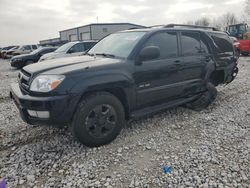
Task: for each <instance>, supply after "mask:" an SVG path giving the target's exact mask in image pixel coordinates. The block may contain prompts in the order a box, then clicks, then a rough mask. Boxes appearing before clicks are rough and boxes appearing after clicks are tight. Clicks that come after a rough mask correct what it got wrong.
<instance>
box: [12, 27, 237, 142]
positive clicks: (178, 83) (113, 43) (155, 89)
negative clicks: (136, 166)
mask: <svg viewBox="0 0 250 188" xmlns="http://www.w3.org/2000/svg"><path fill="white" fill-rule="evenodd" d="M237 72H238V68H237V58H236V57H235V52H234V48H233V44H232V41H231V40H230V38H229V36H228V35H227V34H226V33H224V32H220V31H217V30H216V29H213V28H196V27H194V26H185V25H167V26H162V27H157V28H153V27H152V28H146V29H134V30H127V31H122V32H118V33H114V34H111V35H109V36H107V37H106V38H104V39H102V40H101V41H100V42H98V43H97V44H96V45H95V46H94V47H93V48H92V49H91V50H89V51H88V53H86V54H85V55H83V56H78V57H68V58H62V59H55V60H47V61H44V62H42V63H37V64H34V65H29V66H26V67H24V68H23V69H22V70H21V71H20V73H19V75H18V83H16V84H12V86H11V92H10V95H11V97H12V98H13V100H14V102H15V104H16V105H17V107H18V108H19V110H20V114H21V117H22V119H23V120H24V121H25V122H27V123H29V124H39V123H41V124H53V125H69V127H70V130H71V131H72V132H73V135H75V137H76V138H77V139H78V140H79V141H80V142H81V143H83V144H85V145H87V146H90V147H96V146H100V145H104V144H107V143H109V142H111V141H112V140H114V139H115V138H116V136H117V135H118V134H119V133H120V131H121V129H122V127H123V125H124V123H125V122H126V120H128V119H130V118H136V117H140V116H144V115H147V114H152V113H154V112H157V111H159V110H163V109H166V108H169V107H174V106H178V105H185V106H187V107H189V108H191V109H194V110H201V109H204V108H206V107H207V106H208V105H209V104H210V103H212V102H213V101H214V100H215V98H216V95H217V90H216V88H215V87H216V86H217V85H219V84H228V83H230V82H231V81H232V80H233V79H234V78H235V76H236V75H237Z"/></svg>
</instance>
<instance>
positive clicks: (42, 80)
mask: <svg viewBox="0 0 250 188" xmlns="http://www.w3.org/2000/svg"><path fill="white" fill-rule="evenodd" d="M64 78H65V76H64V75H40V76H37V77H36V78H35V79H34V80H33V81H32V83H31V86H30V90H31V91H36V92H49V91H52V90H53V89H55V88H56V87H57V86H58V85H59V84H60V83H61V82H62V81H63V80H64Z"/></svg>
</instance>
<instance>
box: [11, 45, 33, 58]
mask: <svg viewBox="0 0 250 188" xmlns="http://www.w3.org/2000/svg"><path fill="white" fill-rule="evenodd" d="M37 48H38V45H35V44H33V45H23V46H20V47H19V48H18V49H15V50H14V51H13V52H12V55H13V56H15V55H21V54H29V53H30V52H32V51H34V50H36V49H37Z"/></svg>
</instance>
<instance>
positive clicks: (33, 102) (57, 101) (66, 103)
mask: <svg viewBox="0 0 250 188" xmlns="http://www.w3.org/2000/svg"><path fill="white" fill-rule="evenodd" d="M10 97H11V98H12V99H13V101H14V102H15V104H16V106H17V108H18V109H19V111H20V115H21V117H22V119H23V121H25V122H26V123H28V124H49V125H51V124H52V125H60V124H66V123H69V122H70V121H71V119H72V116H73V113H74V111H75V108H76V106H77V103H78V101H79V99H80V95H76V94H69V95H60V96H49V97H40V96H39V97H36V96H30V95H25V94H23V93H22V91H21V90H20V88H19V85H18V84H12V85H11V91H10ZM28 110H32V111H43V112H44V111H47V112H49V118H38V117H34V116H30V115H29V113H28Z"/></svg>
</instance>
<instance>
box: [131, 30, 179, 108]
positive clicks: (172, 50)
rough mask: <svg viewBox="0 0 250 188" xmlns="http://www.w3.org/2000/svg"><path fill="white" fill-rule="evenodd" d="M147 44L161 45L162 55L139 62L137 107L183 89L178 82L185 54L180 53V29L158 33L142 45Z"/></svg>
mask: <svg viewBox="0 0 250 188" xmlns="http://www.w3.org/2000/svg"><path fill="white" fill-rule="evenodd" d="M146 46H157V47H159V49H160V57H159V58H158V59H154V60H148V61H143V62H142V63H141V65H136V71H135V74H134V79H135V82H136V86H137V105H138V107H143V106H147V105H153V104H159V103H161V102H165V101H168V100H172V99H174V98H176V97H178V95H179V94H180V93H181V91H182V88H181V87H182V86H180V85H179V83H178V77H179V74H178V66H179V65H180V63H181V60H182V58H181V57H180V56H179V50H178V38H177V32H174V31H171V32H169V31H162V32H158V33H155V34H154V35H153V36H151V37H150V38H149V39H148V40H147V41H146V43H145V44H144V45H143V47H142V49H143V48H144V47H146Z"/></svg>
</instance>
